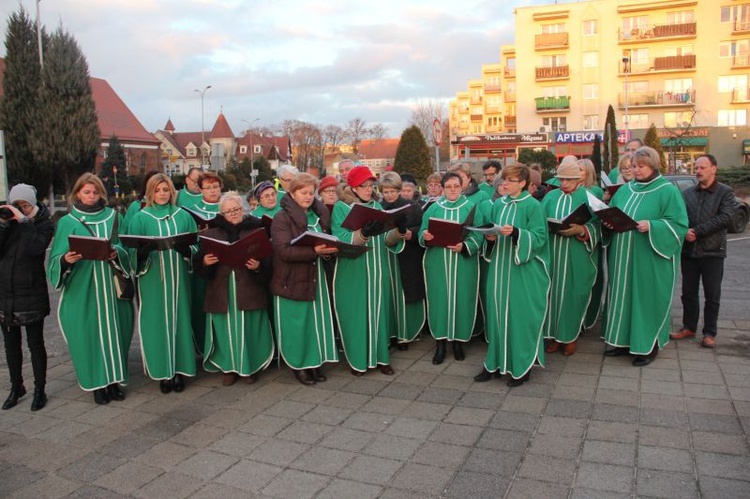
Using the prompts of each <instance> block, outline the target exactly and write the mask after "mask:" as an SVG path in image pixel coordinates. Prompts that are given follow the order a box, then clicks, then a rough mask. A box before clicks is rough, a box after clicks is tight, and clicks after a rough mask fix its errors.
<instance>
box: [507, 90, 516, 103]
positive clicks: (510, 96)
mask: <svg viewBox="0 0 750 499" xmlns="http://www.w3.org/2000/svg"><path fill="white" fill-rule="evenodd" d="M505 102H516V93H515V92H505Z"/></svg>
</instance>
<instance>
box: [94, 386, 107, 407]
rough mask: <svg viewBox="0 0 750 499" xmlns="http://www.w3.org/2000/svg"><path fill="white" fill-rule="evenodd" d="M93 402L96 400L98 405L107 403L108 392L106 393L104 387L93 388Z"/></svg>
mask: <svg viewBox="0 0 750 499" xmlns="http://www.w3.org/2000/svg"><path fill="white" fill-rule="evenodd" d="M94 402H96V403H97V404H98V405H107V404H109V394H108V393H107V389H106V388H99V389H98V390H94Z"/></svg>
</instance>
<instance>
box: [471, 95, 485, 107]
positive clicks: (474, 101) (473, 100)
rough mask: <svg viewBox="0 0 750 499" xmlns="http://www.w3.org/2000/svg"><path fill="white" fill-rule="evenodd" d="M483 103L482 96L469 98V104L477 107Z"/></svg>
mask: <svg viewBox="0 0 750 499" xmlns="http://www.w3.org/2000/svg"><path fill="white" fill-rule="evenodd" d="M481 103H482V96H481V95H477V96H473V97H470V98H469V104H474V105H477V104H481Z"/></svg>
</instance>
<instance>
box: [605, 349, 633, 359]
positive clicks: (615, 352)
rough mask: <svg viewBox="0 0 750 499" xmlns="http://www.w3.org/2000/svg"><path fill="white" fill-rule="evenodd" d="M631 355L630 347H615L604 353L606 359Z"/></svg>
mask: <svg viewBox="0 0 750 499" xmlns="http://www.w3.org/2000/svg"><path fill="white" fill-rule="evenodd" d="M629 353H630V349H629V348H628V347H615V348H610V349H609V350H605V351H604V356H605V357H620V356H621V355H627V354H629Z"/></svg>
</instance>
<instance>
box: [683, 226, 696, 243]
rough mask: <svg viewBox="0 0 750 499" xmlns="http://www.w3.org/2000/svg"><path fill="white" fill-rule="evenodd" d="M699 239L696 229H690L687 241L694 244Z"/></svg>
mask: <svg viewBox="0 0 750 499" xmlns="http://www.w3.org/2000/svg"><path fill="white" fill-rule="evenodd" d="M697 239H698V234H696V233H695V229H688V231H687V234H685V241H687V242H689V243H694V242H695V241H696V240H697Z"/></svg>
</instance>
